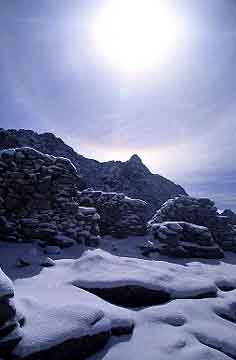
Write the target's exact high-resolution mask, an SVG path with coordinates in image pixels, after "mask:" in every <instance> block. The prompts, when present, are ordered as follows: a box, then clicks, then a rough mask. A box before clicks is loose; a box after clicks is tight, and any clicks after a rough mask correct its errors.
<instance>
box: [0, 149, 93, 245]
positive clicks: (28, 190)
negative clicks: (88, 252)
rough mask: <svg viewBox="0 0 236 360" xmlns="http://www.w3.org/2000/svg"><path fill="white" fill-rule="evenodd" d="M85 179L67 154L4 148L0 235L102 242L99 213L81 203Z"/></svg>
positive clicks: (17, 238)
mask: <svg viewBox="0 0 236 360" xmlns="http://www.w3.org/2000/svg"><path fill="white" fill-rule="evenodd" d="M80 183H81V178H80V176H79V175H78V173H77V170H76V168H75V167H74V166H73V164H72V163H71V162H70V160H68V159H65V158H62V157H54V156H51V155H47V154H43V153H41V152H39V151H36V150H34V149H32V148H16V149H8V150H2V151H0V240H3V241H5V240H6V241H19V242H20V241H32V240H36V239H37V240H41V241H43V242H46V243H49V244H50V245H60V246H63V245H65V244H67V245H68V244H69V239H73V240H74V241H82V242H85V243H86V244H87V245H95V244H97V243H98V240H99V236H98V235H99V225H98V222H99V216H98V214H97V213H96V210H95V209H94V208H84V207H80V206H79V203H78V202H77V199H76V196H77V191H78V189H80Z"/></svg>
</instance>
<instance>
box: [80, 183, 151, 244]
mask: <svg viewBox="0 0 236 360" xmlns="http://www.w3.org/2000/svg"><path fill="white" fill-rule="evenodd" d="M78 201H79V202H80V204H81V205H84V206H92V207H95V208H96V209H97V212H98V213H99V215H100V216H101V223H100V225H101V232H102V233H103V234H110V235H112V236H114V237H118V238H124V237H127V236H129V235H137V236H139V235H144V234H145V232H146V223H147V220H148V219H149V218H150V216H151V212H152V210H151V208H150V207H149V205H148V204H147V203H146V202H145V201H142V200H138V199H131V198H129V197H127V196H125V195H124V194H122V193H114V192H102V191H94V190H92V189H87V190H84V191H81V192H78Z"/></svg>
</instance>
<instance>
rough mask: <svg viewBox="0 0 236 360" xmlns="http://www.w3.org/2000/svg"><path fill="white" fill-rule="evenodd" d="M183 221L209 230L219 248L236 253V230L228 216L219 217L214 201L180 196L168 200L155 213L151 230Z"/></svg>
mask: <svg viewBox="0 0 236 360" xmlns="http://www.w3.org/2000/svg"><path fill="white" fill-rule="evenodd" d="M172 221H177V222H178V221H183V222H187V223H192V224H196V225H200V226H205V227H207V228H208V229H209V231H210V232H211V234H212V237H213V239H214V241H215V243H216V244H218V246H220V247H221V248H222V249H223V250H231V251H236V229H235V228H234V226H233V225H232V223H231V222H230V220H229V218H228V217H226V216H222V215H219V214H218V212H217V208H216V207H215V204H214V202H213V201H212V200H210V199H207V198H199V199H196V198H193V197H190V196H180V197H176V198H174V199H170V200H168V201H167V202H166V203H164V204H163V205H162V207H161V208H160V209H159V210H158V211H157V212H156V213H155V215H154V216H153V217H152V219H151V220H150V221H149V223H148V227H149V229H150V228H152V227H153V225H154V224H159V223H163V222H172Z"/></svg>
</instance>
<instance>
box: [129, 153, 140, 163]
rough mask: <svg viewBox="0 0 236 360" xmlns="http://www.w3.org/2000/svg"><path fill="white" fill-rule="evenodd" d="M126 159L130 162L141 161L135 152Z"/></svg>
mask: <svg viewBox="0 0 236 360" xmlns="http://www.w3.org/2000/svg"><path fill="white" fill-rule="evenodd" d="M128 161H130V162H131V161H132V162H135V163H142V159H141V158H140V157H139V156H138V155H137V154H133V155H132V156H131V158H130V159H129V160H128Z"/></svg>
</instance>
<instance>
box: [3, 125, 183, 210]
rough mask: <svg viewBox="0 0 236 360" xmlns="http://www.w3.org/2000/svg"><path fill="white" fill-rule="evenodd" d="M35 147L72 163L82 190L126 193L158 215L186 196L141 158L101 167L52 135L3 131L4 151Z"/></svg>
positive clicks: (102, 164) (30, 131)
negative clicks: (174, 199) (164, 206)
mask: <svg viewBox="0 0 236 360" xmlns="http://www.w3.org/2000/svg"><path fill="white" fill-rule="evenodd" d="M24 146H28V147H32V148H34V149H36V150H39V151H41V152H43V153H47V154H52V155H54V156H63V157H65V158H68V159H70V160H71V161H72V163H73V164H74V165H75V167H76V168H77V169H78V170H79V173H80V174H81V175H82V177H83V180H84V182H82V181H81V184H80V185H81V187H82V188H86V187H92V188H95V189H96V190H102V191H106V192H118V193H120V192H121V193H124V194H125V195H126V196H130V197H132V198H135V199H142V200H144V201H146V202H148V203H149V204H150V205H151V207H152V210H153V211H155V210H156V209H157V208H159V207H160V206H161V205H162V204H163V203H164V202H165V201H166V200H168V199H169V198H172V197H174V196H178V195H186V192H185V191H184V189H183V188H182V187H181V186H179V185H176V184H174V183H173V182H172V181H170V180H168V179H166V178H164V177H162V176H160V175H157V174H152V173H151V172H150V171H149V169H148V168H147V167H146V166H145V165H144V164H143V163H142V161H141V159H140V158H139V157H138V155H133V156H132V157H131V158H130V159H129V160H128V161H126V162H121V161H108V162H104V163H100V162H98V161H95V160H92V159H87V158H85V157H84V156H82V155H79V154H77V153H76V152H75V151H74V150H73V149H72V148H71V147H70V146H68V145H66V144H65V143H64V142H63V141H62V140H61V139H60V138H57V137H56V136H55V135H53V134H51V133H44V134H37V133H36V132H34V131H32V130H23V129H21V130H4V129H2V130H0V149H5V148H12V147H24Z"/></svg>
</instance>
